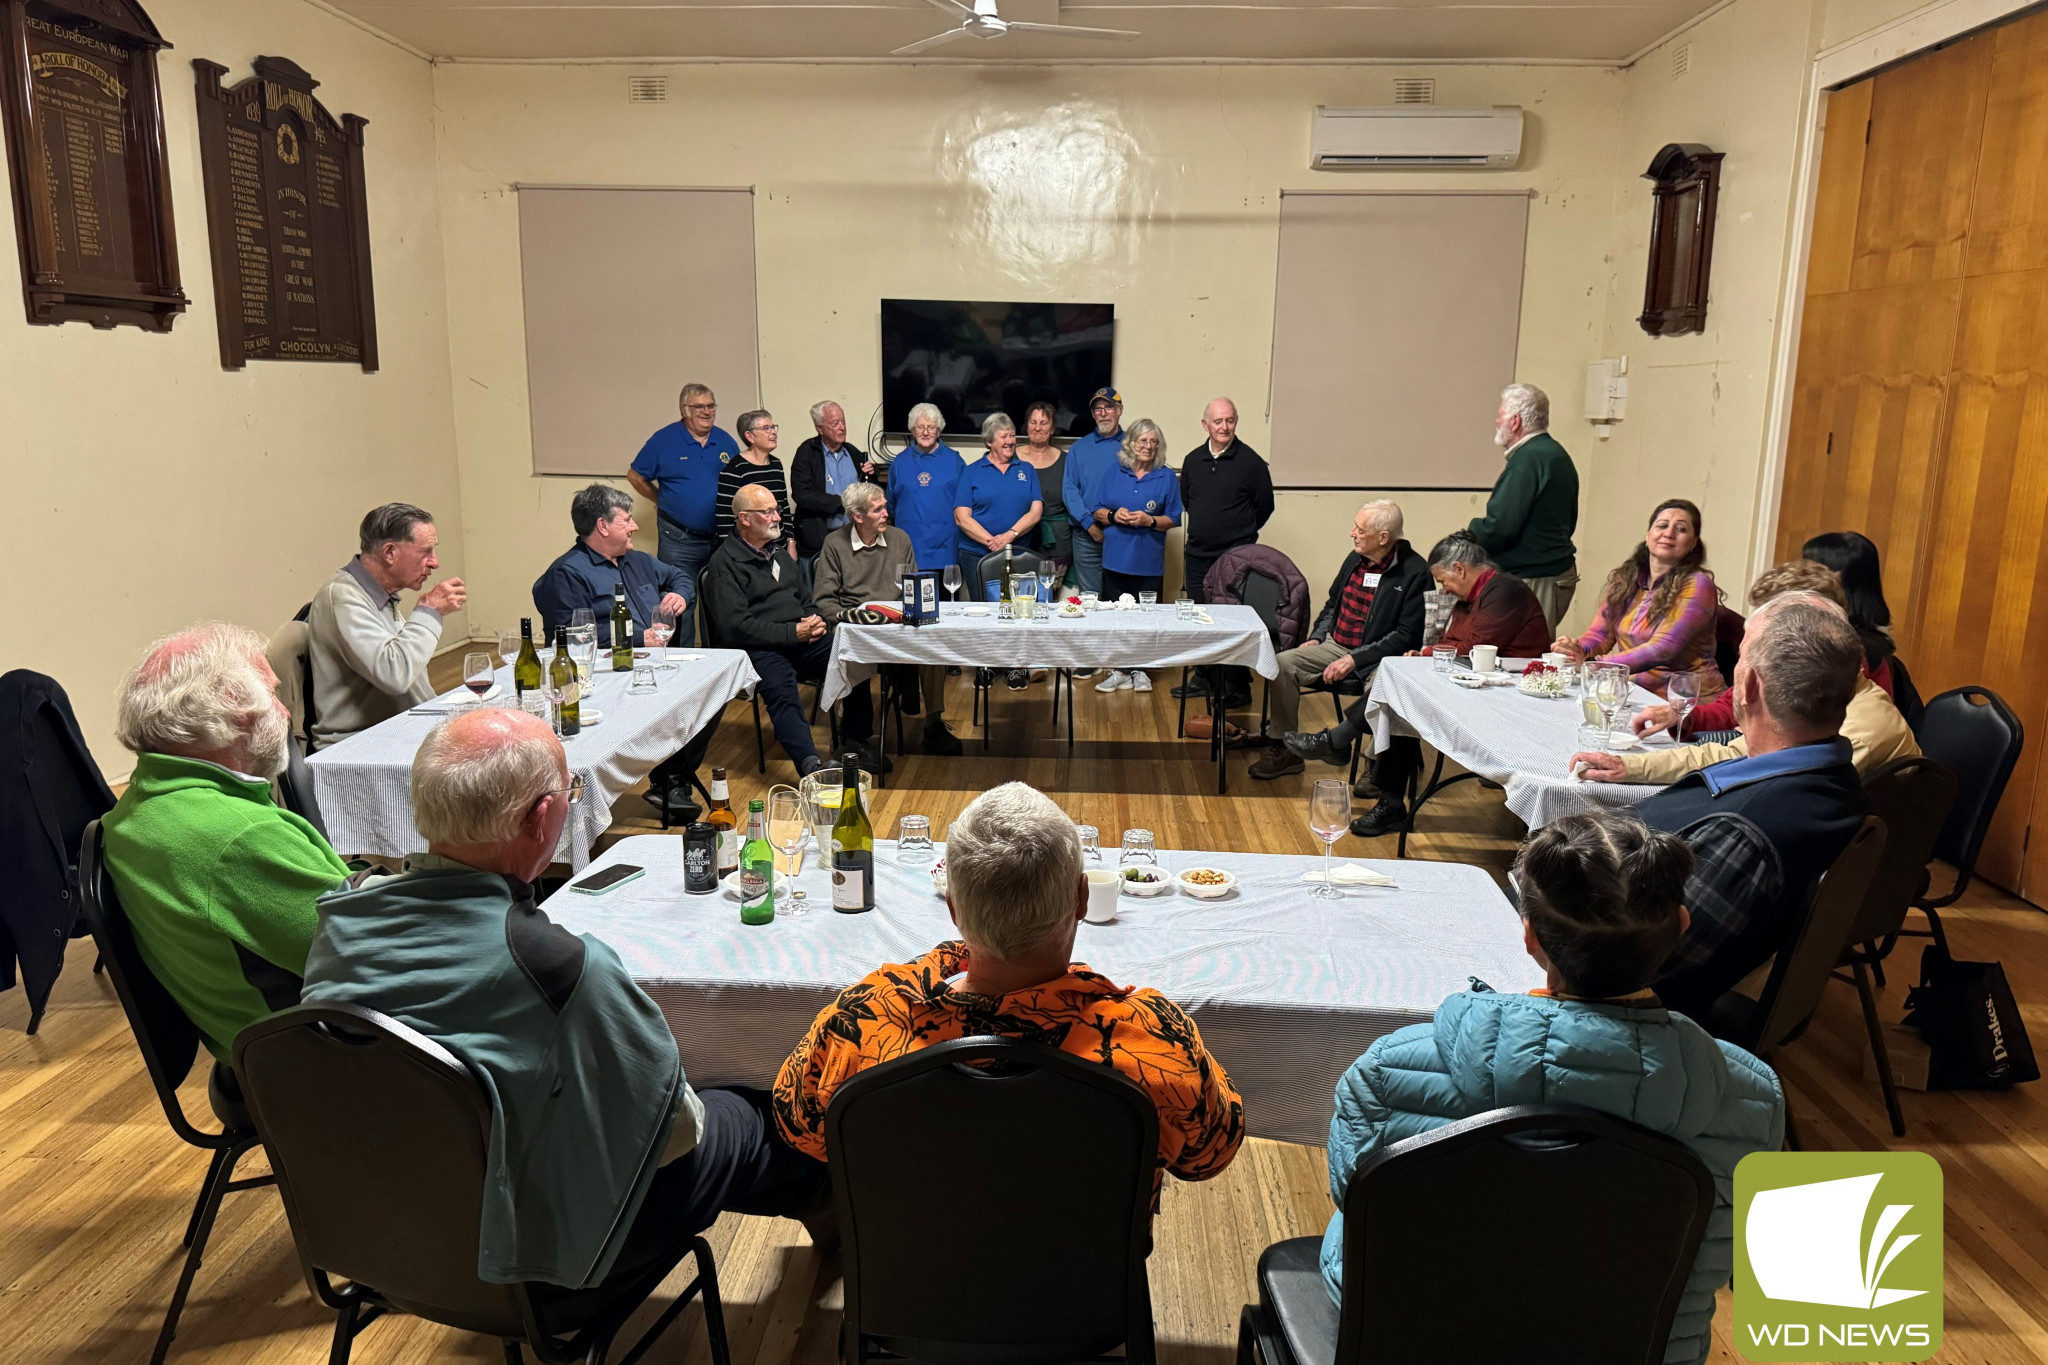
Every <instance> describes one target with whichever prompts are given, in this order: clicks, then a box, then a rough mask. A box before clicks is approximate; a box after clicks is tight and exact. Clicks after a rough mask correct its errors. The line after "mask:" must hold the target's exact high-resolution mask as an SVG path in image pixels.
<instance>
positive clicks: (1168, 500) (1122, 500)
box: [1090, 463, 1180, 578]
mask: <svg viewBox="0 0 2048 1365" xmlns="http://www.w3.org/2000/svg"><path fill="white" fill-rule="evenodd" d="M1100 507H1107V508H1108V509H1109V510H1110V511H1111V512H1115V511H1116V510H1117V509H1118V508H1123V509H1125V510H1127V511H1132V512H1145V513H1148V514H1149V515H1151V516H1155V517H1167V518H1170V519H1172V520H1173V521H1176V522H1177V521H1179V520H1180V476H1179V475H1178V474H1175V473H1174V472H1173V471H1172V470H1171V469H1168V468H1167V467H1166V466H1165V465H1163V464H1160V465H1154V466H1152V468H1150V469H1149V470H1147V471H1145V475H1144V477H1143V478H1140V477H1139V476H1138V475H1136V474H1134V473H1132V472H1131V471H1130V470H1128V469H1125V468H1124V467H1123V465H1122V464H1121V463H1118V464H1113V465H1111V466H1110V467H1109V472H1108V473H1106V474H1104V475H1103V476H1102V477H1101V478H1100V479H1099V480H1097V481H1096V484H1095V496H1094V498H1093V499H1092V500H1091V509H1090V515H1091V516H1092V515H1093V509H1094V508H1100ZM1102 567H1103V568H1105V569H1108V570H1110V571H1111V572H1113V573H1127V574H1131V575H1133V576H1134V577H1139V578H1150V577H1151V576H1152V575H1153V574H1163V573H1165V572H1166V532H1164V531H1150V530H1147V529H1145V528H1144V527H1142V526H1119V525H1117V524H1116V522H1115V521H1111V522H1110V523H1109V525H1107V526H1105V527H1103V528H1102Z"/></svg>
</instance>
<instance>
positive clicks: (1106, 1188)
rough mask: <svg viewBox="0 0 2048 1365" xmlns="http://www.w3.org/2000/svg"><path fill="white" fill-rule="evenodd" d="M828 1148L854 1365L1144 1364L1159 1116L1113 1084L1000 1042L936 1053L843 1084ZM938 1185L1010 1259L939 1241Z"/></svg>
mask: <svg viewBox="0 0 2048 1365" xmlns="http://www.w3.org/2000/svg"><path fill="white" fill-rule="evenodd" d="M825 1151H826V1157H827V1160H828V1161H829V1163H830V1164H831V1167H832V1172H833V1182H832V1183H833V1198H834V1201H835V1202H836V1204H837V1206H838V1211H839V1228H840V1237H841V1239H842V1249H841V1255H842V1259H843V1264H844V1267H845V1275H846V1318H845V1326H844V1327H843V1328H842V1329H841V1333H840V1354H841V1358H842V1360H843V1361H844V1365H861V1362H863V1361H867V1360H876V1359H898V1358H904V1357H908V1358H912V1359H916V1360H918V1361H924V1362H932V1365H1061V1363H1062V1362H1077V1361H1084V1360H1097V1359H1104V1358H1107V1357H1108V1353H1109V1352H1111V1351H1113V1350H1115V1349H1116V1347H1118V1346H1119V1345H1121V1346H1122V1347H1123V1348H1124V1354H1123V1355H1122V1356H1121V1357H1117V1358H1118V1359H1122V1360H1125V1361H1128V1362H1130V1365H1152V1361H1153V1359H1154V1353H1153V1341H1152V1293H1151V1287H1150V1282H1149V1280H1148V1278H1147V1276H1146V1272H1145V1258H1146V1256H1147V1255H1148V1254H1149V1253H1150V1252H1151V1249H1152V1172H1153V1169H1154V1167H1155V1166H1156V1165H1157V1162H1158V1152H1159V1117H1158V1114H1157V1112H1156V1111H1155V1110H1154V1109H1153V1106H1152V1101H1151V1099H1150V1097H1148V1096H1147V1095H1146V1094H1145V1092H1144V1091H1142V1090H1140V1089H1139V1088H1138V1087H1137V1086H1136V1085H1135V1084H1133V1083H1132V1082H1131V1081H1130V1080H1129V1079H1127V1078H1126V1077H1124V1076H1123V1075H1122V1074H1121V1073H1119V1072H1117V1071H1116V1070H1114V1069H1112V1068H1110V1067H1107V1066H1103V1065H1102V1064H1100V1063H1098V1062H1091V1061H1085V1060H1083V1059H1082V1058H1079V1057H1076V1056H1073V1055H1071V1054H1069V1053H1065V1052H1061V1051H1058V1050H1056V1049H1054V1048H1050V1047H1046V1046H1044V1045H1042V1044H1037V1043H1023V1042H1018V1041H1015V1040H1013V1039H1007V1038H961V1039H956V1040H954V1041H952V1042H948V1043H940V1044H937V1045H936V1046H933V1047H929V1048H925V1049H924V1050H922V1051H920V1052H914V1053H911V1054H909V1055H907V1056H904V1057H900V1058H898V1059H896V1060H895V1061H892V1062H887V1063H884V1064H883V1065H881V1066H878V1067H875V1068H873V1069H871V1070H868V1071H863V1072H861V1073H860V1074H859V1075H857V1076H855V1077H854V1078H853V1079H851V1080H849V1081H847V1082H846V1083H845V1084H844V1085H842V1086H840V1087H839V1090H838V1093H836V1094H835V1095H834V1096H833V1097H832V1104H831V1107H830V1108H829V1109H827V1110H826V1111H825ZM935 1163H936V1164H935ZM935 1173H942V1174H941V1175H940V1185H939V1186H934V1184H933V1180H934V1177H935ZM941 1187H942V1188H943V1190H944V1192H945V1199H944V1202H945V1204H946V1205H947V1207H948V1208H951V1209H962V1208H965V1209H972V1210H973V1211H974V1214H973V1216H974V1221H975V1224H976V1227H977V1228H978V1229H979V1230H980V1235H981V1237H982V1238H983V1239H984V1240H985V1241H986V1243H987V1245H989V1246H991V1247H999V1248H1001V1251H1000V1254H998V1255H969V1254H958V1252H959V1249H958V1248H950V1249H949V1248H948V1247H947V1246H944V1245H935V1243H934V1241H933V1237H934V1234H935V1231H936V1230H937V1229H938V1227H939V1226H940V1225H941V1224H942V1223H943V1222H944V1221H945V1220H946V1218H948V1217H949V1216H951V1215H950V1214H948V1213H947V1212H945V1211H943V1210H941V1209H940V1208H939V1207H938V1206H937V1205H935V1204H934V1202H933V1192H934V1189H935V1188H941ZM1053 1192H1057V1194H1056V1195H1054V1193H1053ZM942 1240H943V1239H942Z"/></svg>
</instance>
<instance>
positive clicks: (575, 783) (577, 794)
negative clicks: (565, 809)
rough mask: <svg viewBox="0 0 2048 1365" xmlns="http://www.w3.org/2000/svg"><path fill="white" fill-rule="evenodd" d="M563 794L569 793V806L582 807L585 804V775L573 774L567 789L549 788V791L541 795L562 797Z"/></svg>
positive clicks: (570, 776)
mask: <svg viewBox="0 0 2048 1365" xmlns="http://www.w3.org/2000/svg"><path fill="white" fill-rule="evenodd" d="M563 792H567V793H569V804H570V805H572V806H580V805H582V804H583V774H582V773H571V774H570V775H569V785H568V786H566V787H550V788H548V789H547V790H546V791H544V792H542V793H541V795H542V796H560V795H561V794H562V793H563Z"/></svg>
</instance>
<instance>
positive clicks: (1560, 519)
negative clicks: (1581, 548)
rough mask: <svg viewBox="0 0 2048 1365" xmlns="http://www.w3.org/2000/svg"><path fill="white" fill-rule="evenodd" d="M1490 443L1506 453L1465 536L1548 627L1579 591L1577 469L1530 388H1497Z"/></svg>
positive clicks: (1544, 403) (1541, 399)
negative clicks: (1522, 587) (1531, 597)
mask: <svg viewBox="0 0 2048 1365" xmlns="http://www.w3.org/2000/svg"><path fill="white" fill-rule="evenodd" d="M1493 443H1494V444H1495V445H1497V446H1499V447H1500V448H1501V449H1502V450H1503V451H1505V452H1506V453H1507V462H1506V463H1505V464H1504V465H1502V466H1501V471H1500V478H1499V479H1498V480H1496V481H1495V483H1494V485H1493V492H1492V493H1491V494H1489V495H1488V497H1487V499H1486V513H1485V515H1483V516H1477V517H1474V518H1472V522H1471V525H1469V526H1468V527H1466V534H1467V535H1469V536H1470V537H1471V538H1472V539H1474V540H1476V541H1478V542H1479V543H1480V545H1482V546H1484V547H1485V548H1486V550H1487V551H1488V552H1489V553H1490V554H1491V555H1492V557H1493V565H1494V567H1495V568H1497V569H1499V570H1500V571H1501V572H1502V573H1504V574H1510V575H1512V576H1513V577H1516V578H1519V579H1521V580H1522V581H1523V582H1524V583H1526V584H1528V585H1529V591H1530V592H1533V593H1535V594H1536V600H1537V601H1538V602H1539V603H1541V604H1542V606H1543V619H1544V621H1545V622H1546V623H1548V625H1549V627H1550V629H1552V630H1556V629H1557V623H1558V622H1559V621H1561V620H1563V619H1564V614H1565V612H1566V611H1568V610H1570V608H1571V605H1572V594H1573V593H1574V592H1575V591H1577V589H1578V586H1579V561H1578V551H1577V549H1576V547H1575V546H1574V545H1573V544H1572V533H1573V532H1574V531H1576V530H1578V527H1579V471H1578V467H1577V466H1576V465H1574V464H1573V463H1572V457H1571V456H1570V455H1567V454H1566V453H1565V449H1564V447H1563V446H1561V445H1559V444H1558V443H1557V441H1556V439H1555V438H1554V437H1552V436H1551V434H1550V399H1549V398H1547V397H1546V396H1545V395H1544V393H1543V390H1541V389H1539V388H1537V387H1536V386H1535V385H1533V384H1510V385H1508V386H1507V387H1506V388H1505V389H1503V390H1501V395H1500V411H1499V412H1498V413H1496V414H1495V415H1494V419H1493Z"/></svg>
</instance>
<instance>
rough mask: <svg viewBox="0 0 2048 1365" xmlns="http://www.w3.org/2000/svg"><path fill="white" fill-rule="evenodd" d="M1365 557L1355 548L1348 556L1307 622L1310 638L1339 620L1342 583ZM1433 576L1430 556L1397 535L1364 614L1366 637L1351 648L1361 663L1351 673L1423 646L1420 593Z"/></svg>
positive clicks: (1324, 636)
mask: <svg viewBox="0 0 2048 1365" xmlns="http://www.w3.org/2000/svg"><path fill="white" fill-rule="evenodd" d="M1364 559H1365V556H1363V555H1361V554H1359V553H1358V551H1356V550H1353V551H1352V552H1351V553H1350V554H1348V555H1345V556H1344V563H1343V564H1342V566H1340V567H1339V568H1338V570H1337V576H1336V577H1335V578H1334V579H1332V580H1331V581H1330V596H1329V600H1328V601H1326V602H1324V603H1323V610H1322V614H1321V615H1319V616H1317V617H1316V619H1315V624H1314V625H1312V626H1310V627H1309V628H1308V638H1310V639H1313V640H1327V639H1329V638H1330V631H1331V630H1332V629H1333V628H1335V626H1336V624H1337V604H1338V603H1339V602H1341V601H1343V600H1344V584H1345V583H1346V582H1348V581H1349V580H1350V578H1351V575H1352V574H1354V573H1357V572H1358V566H1359V565H1360V564H1361V563H1363V562H1364ZM1434 582H1435V580H1433V579H1432V578H1431V577H1430V576H1429V561H1428V560H1426V559H1424V558H1423V557H1422V556H1421V555H1419V554H1417V553H1415V549H1414V547H1413V546H1411V545H1409V543H1408V542H1407V541H1405V540H1397V541H1395V542H1394V562H1393V563H1392V564H1391V565H1389V566H1388V567H1387V571H1386V572H1385V573H1384V574H1382V575H1380V585H1379V587H1378V588H1377V589H1376V590H1375V591H1374V592H1373V598H1372V610H1371V611H1369V612H1367V613H1366V615H1365V643H1364V644H1363V645H1360V646H1359V647H1358V648H1357V649H1354V650H1352V651H1351V657H1352V658H1353V659H1354V660H1355V661H1357V664H1358V668H1357V670H1356V672H1355V673H1354V675H1353V676H1363V675H1364V674H1365V672H1366V671H1367V670H1368V669H1370V668H1372V667H1373V666H1374V665H1375V664H1377V663H1379V661H1380V660H1381V659H1385V658H1388V657H1391V656H1392V655H1395V654H1406V653H1407V652H1408V651H1409V650H1411V649H1420V648H1422V614H1423V613H1422V608H1423V602H1422V595H1423V594H1424V593H1426V592H1428V591H1429V590H1430V588H1431V587H1432V586H1433V585H1434Z"/></svg>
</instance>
